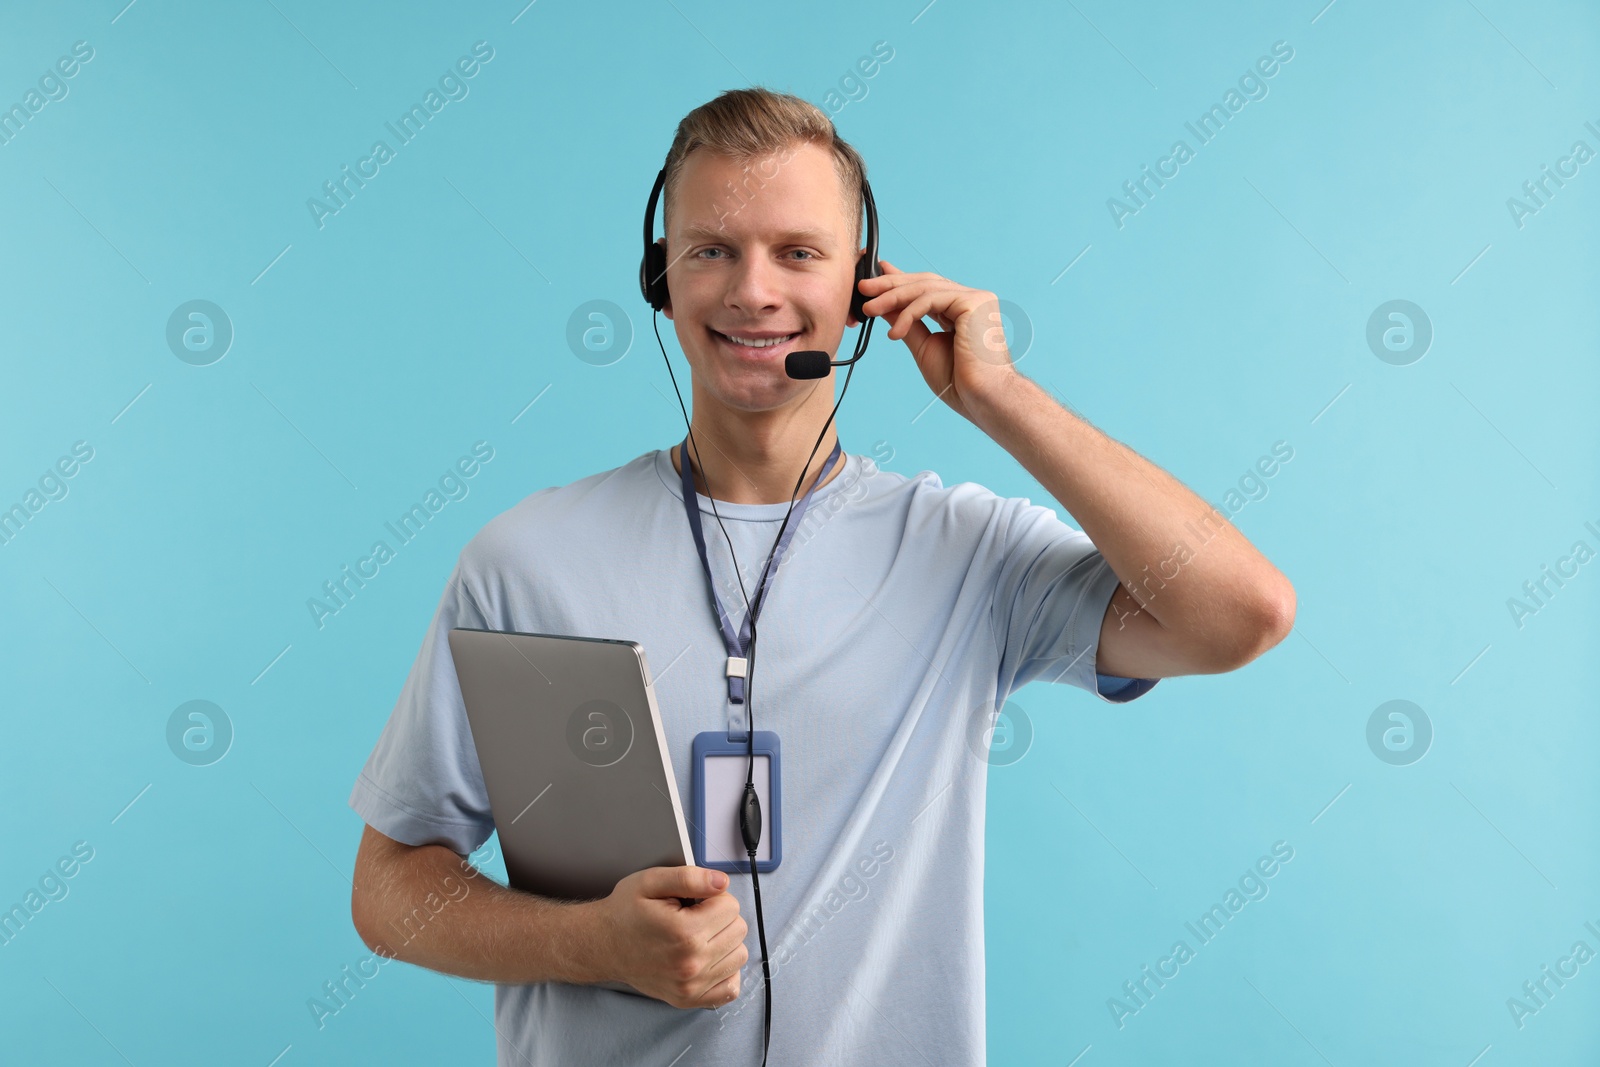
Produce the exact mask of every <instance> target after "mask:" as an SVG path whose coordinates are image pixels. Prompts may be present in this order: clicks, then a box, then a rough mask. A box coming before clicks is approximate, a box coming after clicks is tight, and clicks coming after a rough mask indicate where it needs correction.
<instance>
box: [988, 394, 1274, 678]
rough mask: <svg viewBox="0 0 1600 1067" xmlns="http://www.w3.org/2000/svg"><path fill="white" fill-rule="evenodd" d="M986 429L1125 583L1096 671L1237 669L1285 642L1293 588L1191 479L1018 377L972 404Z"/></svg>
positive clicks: (1108, 617) (1153, 674)
mask: <svg viewBox="0 0 1600 1067" xmlns="http://www.w3.org/2000/svg"><path fill="white" fill-rule="evenodd" d="M968 408H969V410H970V411H971V418H972V421H973V423H974V424H975V425H977V426H978V427H979V428H980V429H982V430H983V431H984V432H985V433H987V434H988V435H989V436H990V437H992V438H993V439H994V440H995V442H996V443H997V444H999V445H1000V446H1001V447H1002V448H1004V449H1005V450H1006V451H1007V452H1009V453H1010V454H1011V455H1012V456H1013V457H1014V458H1015V459H1016V460H1017V462H1018V463H1020V464H1022V466H1023V467H1024V468H1026V469H1027V471H1028V473H1030V474H1032V475H1033V476H1034V478H1035V479H1037V480H1038V482H1039V484H1040V485H1042V486H1044V487H1045V488H1046V489H1047V490H1049V491H1050V494H1051V495H1052V496H1054V497H1055V498H1056V500H1057V501H1058V502H1059V503H1060V504H1061V506H1062V507H1064V508H1065V509H1066V510H1067V511H1068V512H1069V513H1070V514H1071V515H1072V517H1073V519H1074V520H1075V521H1076V522H1077V523H1078V525H1079V526H1080V527H1081V528H1082V530H1083V532H1084V533H1085V534H1086V535H1087V536H1088V538H1089V540H1091V541H1093V542H1094V544H1095V547H1096V548H1098V549H1099V550H1100V553H1101V555H1103V556H1104V557H1105V558H1106V562H1107V563H1108V564H1110V566H1111V569H1112V571H1114V572H1115V573H1116V575H1117V578H1118V579H1119V582H1120V584H1119V585H1118V586H1117V589H1116V591H1115V592H1114V593H1113V594H1112V596H1111V603H1110V604H1109V605H1108V606H1107V608H1106V613H1105V619H1104V621H1103V622H1102V623H1101V627H1100V647H1099V651H1098V653H1097V655H1096V662H1095V669H1096V670H1097V671H1099V672H1100V673H1101V674H1111V675H1118V676H1121V677H1124V678H1167V677H1171V676H1173V675H1179V674H1208V673H1218V672H1221V671H1230V670H1235V669H1237V668H1239V667H1241V666H1243V665H1244V664H1246V663H1248V662H1250V661H1251V660H1253V659H1255V658H1256V657H1257V656H1259V655H1261V654H1262V653H1263V652H1265V651H1266V650H1267V649H1269V648H1271V647H1273V646H1274V645H1276V644H1277V643H1278V642H1279V641H1281V640H1283V638H1284V637H1286V636H1287V635H1288V633H1289V629H1290V627H1291V626H1292V625H1293V624H1294V613H1295V594H1294V587H1293V586H1292V585H1290V583H1289V580H1288V579H1287V578H1285V577H1284V576H1283V574H1282V573H1281V572H1279V571H1278V569H1277V568H1276V567H1274V566H1273V565H1272V564H1271V563H1269V562H1268V561H1267V559H1266V558H1265V557H1264V556H1262V555H1261V553H1260V552H1258V551H1257V550H1256V548H1255V546H1254V545H1252V544H1250V542H1249V541H1248V540H1247V539H1246V538H1245V536H1244V535H1243V534H1241V533H1240V532H1239V531H1238V529H1237V528H1235V527H1234V525H1233V524H1232V523H1230V522H1228V520H1227V518H1226V517H1225V516H1223V515H1222V513H1221V512H1219V511H1217V510H1216V509H1215V508H1214V507H1212V506H1211V505H1210V504H1208V503H1206V502H1205V501H1204V500H1202V499H1200V498H1199V497H1198V496H1196V495H1195V494H1194V493H1193V492H1191V491H1190V490H1189V489H1188V488H1186V487H1185V486H1184V485H1183V483H1182V482H1180V481H1178V479H1176V478H1174V477H1173V476H1172V475H1170V474H1168V473H1167V472H1166V471H1164V470H1162V469H1161V468H1160V467H1158V466H1156V465H1155V464H1153V463H1151V462H1150V461H1149V460H1147V459H1145V458H1144V457H1143V456H1140V455H1139V454H1138V453H1137V452H1134V451H1133V450H1132V449H1131V448H1128V447H1127V446H1125V445H1123V444H1121V443H1120V442H1117V441H1114V440H1112V439H1111V438H1110V437H1107V436H1106V435H1105V434H1103V433H1101V432H1100V431H1099V430H1098V429H1096V428H1095V427H1093V426H1091V425H1089V423H1087V422H1085V421H1084V420H1082V419H1080V418H1079V417H1078V416H1076V415H1074V414H1072V413H1071V412H1070V411H1067V410H1066V409H1065V408H1063V407H1062V406H1061V405H1060V404H1058V403H1056V401H1055V400H1054V399H1053V398H1052V397H1050V396H1049V394H1047V393H1046V392H1045V391H1044V390H1043V389H1041V388H1039V386H1038V385H1036V384H1035V383H1034V382H1032V381H1031V380H1029V379H1028V378H1025V377H1023V376H1022V375H1021V374H1019V373H1016V372H1013V373H1012V374H1011V375H1010V376H1009V377H1008V378H1005V379H1002V380H1001V384H999V385H997V387H995V388H993V389H992V390H989V391H985V392H980V393H977V394H975V395H974V396H973V397H972V398H971V399H970V400H969V401H968Z"/></svg>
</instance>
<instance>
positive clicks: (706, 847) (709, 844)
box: [689, 730, 783, 874]
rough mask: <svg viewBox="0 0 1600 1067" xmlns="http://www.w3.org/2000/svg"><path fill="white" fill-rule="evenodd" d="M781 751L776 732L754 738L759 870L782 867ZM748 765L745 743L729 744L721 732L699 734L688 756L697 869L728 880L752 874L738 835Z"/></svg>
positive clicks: (760, 732) (691, 831) (758, 733)
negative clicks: (731, 876) (718, 873)
mask: <svg viewBox="0 0 1600 1067" xmlns="http://www.w3.org/2000/svg"><path fill="white" fill-rule="evenodd" d="M781 756H782V749H781V747H780V746H779V744H778V735H777V733H775V732H774V731H772V730H757V731H756V732H755V764H754V767H753V768H752V774H751V781H753V782H754V783H755V787H756V796H757V797H759V798H760V800H761V842H760V844H759V845H757V846H756V870H757V871H759V872H760V873H762V874H766V873H767V872H768V871H772V870H776V869H777V867H778V864H779V863H781V862H782V861H783V788H782V786H783V774H782V760H781ZM749 765H750V755H749V745H748V742H746V741H745V740H744V739H742V738H741V739H740V740H738V741H732V740H729V738H728V734H727V732H726V731H723V730H707V731H706V732H704V733H700V734H696V735H695V739H694V748H693V749H692V752H691V756H690V768H691V779H692V787H691V792H690V798H689V809H690V810H689V837H690V841H691V843H692V844H693V845H694V860H695V864H696V865H697V866H700V867H708V868H710V869H712V870H715V871H726V872H728V873H729V874H740V873H748V872H749V870H750V857H749V854H748V853H747V852H746V851H745V847H744V836H743V835H742V834H740V832H739V805H740V802H741V801H742V800H743V799H744V780H745V768H746V767H747V766H749Z"/></svg>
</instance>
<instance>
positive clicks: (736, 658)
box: [679, 438, 840, 704]
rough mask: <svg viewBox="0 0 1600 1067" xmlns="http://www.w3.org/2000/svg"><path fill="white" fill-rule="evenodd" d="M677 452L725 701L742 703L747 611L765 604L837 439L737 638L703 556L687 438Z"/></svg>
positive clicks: (770, 561) (770, 560) (771, 556)
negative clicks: (717, 635) (722, 652)
mask: <svg viewBox="0 0 1600 1067" xmlns="http://www.w3.org/2000/svg"><path fill="white" fill-rule="evenodd" d="M679 454H680V455H681V456H682V458H683V462H682V463H681V464H680V465H681V466H682V468H683V510H684V511H685V512H687V513H688V515H689V529H690V530H692V531H693V532H694V547H695V548H696V549H697V550H698V551H699V553H700V565H701V566H702V567H704V568H705V572H706V584H707V585H708V586H709V587H710V589H711V604H712V606H713V607H714V608H716V611H717V622H718V623H719V624H720V628H721V631H722V643H723V644H724V645H725V646H726V647H727V650H728V666H727V674H728V701H729V702H730V703H732V704H743V703H744V680H745V676H746V671H747V668H748V665H749V660H748V659H747V658H746V657H745V653H746V650H747V649H748V648H749V641H750V621H751V620H750V612H751V611H754V610H756V609H758V608H759V606H760V605H763V604H765V603H766V594H765V590H766V588H767V586H768V584H769V583H770V582H771V581H772V579H773V577H774V576H775V575H776V574H777V568H778V566H779V565H780V564H782V562H783V554H784V552H785V551H786V550H787V549H788V547H789V541H790V539H791V538H793V537H794V532H795V530H797V529H799V527H800V520H801V519H803V518H804V517H805V513H806V505H808V504H810V503H811V494H812V493H814V492H816V489H817V486H819V485H821V484H822V483H823V482H824V481H826V480H827V478H828V472H829V471H830V470H832V469H833V465H834V463H835V462H837V461H838V459H839V455H840V452H839V442H838V441H837V440H835V441H834V443H833V451H832V452H830V453H828V458H827V460H826V461H825V462H824V463H823V464H822V470H821V472H820V473H819V474H818V475H817V480H816V481H815V482H813V483H812V485H811V488H809V489H807V490H806V491H805V495H804V496H802V497H801V498H800V499H799V501H797V502H796V503H795V505H794V511H793V513H792V514H791V516H790V522H789V525H788V526H787V527H785V528H784V531H783V536H782V537H781V538H779V539H778V542H777V544H775V545H773V547H772V551H771V552H770V553H768V555H767V565H766V567H765V568H763V570H762V572H761V584H760V585H759V586H757V588H756V599H755V601H754V602H753V603H752V604H751V605H750V606H749V608H748V609H747V610H746V612H745V617H744V625H743V626H741V627H740V628H739V634H738V636H737V637H735V636H734V633H733V626H732V624H731V623H730V622H729V621H728V613H727V612H726V611H724V610H723V607H722V598H721V597H719V596H718V595H717V586H716V582H715V581H714V580H713V579H712V577H711V561H710V560H708V559H707V558H706V538H705V533H704V532H703V531H702V529H701V526H700V502H699V500H698V499H696V494H695V488H694V469H693V468H692V467H690V465H689V439H688V438H684V442H683V446H682V448H681V449H680V450H679ZM708 488H709V487H708ZM734 566H735V568H737V567H738V562H737V560H735V562H734Z"/></svg>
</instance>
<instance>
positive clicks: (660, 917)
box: [596, 867, 750, 1009]
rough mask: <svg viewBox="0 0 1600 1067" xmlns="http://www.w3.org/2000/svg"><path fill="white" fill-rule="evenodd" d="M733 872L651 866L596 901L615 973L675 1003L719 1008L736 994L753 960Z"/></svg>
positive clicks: (606, 956)
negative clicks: (742, 971) (744, 970)
mask: <svg viewBox="0 0 1600 1067" xmlns="http://www.w3.org/2000/svg"><path fill="white" fill-rule="evenodd" d="M727 885H728V876H727V875H725V874H723V873H722V872H721V871H713V870H708V869H706V868H704V867H648V868H646V869H645V870H642V871H638V872H636V873H634V874H630V875H628V876H627V877H626V878H624V879H622V880H621V881H620V882H618V883H617V884H616V887H615V888H614V889H612V891H611V894H610V896H607V897H605V898H604V899H602V900H599V901H597V902H596V903H597V904H598V905H599V912H600V915H601V929H602V931H603V933H602V939H603V942H604V947H603V958H604V959H606V960H607V961H608V963H609V965H608V967H607V968H606V969H607V970H608V971H609V972H610V973H611V976H613V977H615V978H617V979H619V980H621V981H623V982H626V983H628V984H629V985H631V986H632V987H633V988H635V989H637V990H638V991H639V992H641V993H643V994H644V995H645V996H648V997H654V998H655V999H657V1000H661V1001H665V1002H666V1003H668V1004H671V1005H672V1006H673V1007H675V1008H707V1009H711V1008H720V1007H722V1006H723V1005H725V1004H730V1003H732V1002H733V1001H735V1000H737V999H738V997H739V971H740V968H742V967H743V966H744V965H745V962H746V961H747V960H748V959H749V958H750V951H749V949H747V948H745V944H744V939H745V934H746V933H747V932H748V929H749V928H748V927H747V926H746V925H745V921H744V920H743V919H742V918H740V917H739V901H738V899H737V898H735V897H734V896H733V895H732V894H731V893H729V892H727Z"/></svg>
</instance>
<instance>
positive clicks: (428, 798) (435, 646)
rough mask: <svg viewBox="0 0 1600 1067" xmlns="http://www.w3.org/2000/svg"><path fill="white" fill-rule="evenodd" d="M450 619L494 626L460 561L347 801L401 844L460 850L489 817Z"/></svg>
mask: <svg viewBox="0 0 1600 1067" xmlns="http://www.w3.org/2000/svg"><path fill="white" fill-rule="evenodd" d="M457 626H467V627H472V628H476V629H493V627H491V626H489V625H488V623H487V622H486V621H485V620H484V617H483V614H482V612H481V611H480V610H479V609H478V606H477V604H476V603H474V601H473V599H472V596H471V594H470V593H469V592H468V590H467V589H466V587H465V586H464V585H463V582H462V570H461V564H460V563H459V562H458V563H457V564H456V568H455V570H454V571H453V572H452V573H451V575H450V580H449V582H447V583H446V584H445V588H444V595H443V596H442V597H440V599H439V607H438V610H437V611H435V612H434V615H433V621H432V623H430V624H429V626H428V633H427V636H426V637H425V638H423V641H422V651H421V652H419V653H418V654H417V658H416V661H415V662H414V663H413V664H412V665H411V673H410V674H409V675H408V676H407V677H406V682H405V686H404V688H402V689H401V691H400V699H399V701H398V702H396V704H395V706H394V711H393V712H391V713H390V715H389V722H388V724H387V725H386V726H385V727H384V728H383V733H382V734H381V735H380V736H379V738H378V743H377V746H376V747H374V748H373V750H372V754H371V755H370V756H368V757H367V763H366V766H365V767H363V768H362V770H361V774H360V775H359V776H358V777H357V778H356V784H355V788H354V790H352V791H351V793H350V806H351V807H352V808H354V809H355V810H356V814H358V815H360V816H361V818H362V819H364V820H366V822H367V824H368V825H369V826H371V827H372V828H373V829H375V830H377V831H379V832H380V833H383V834H386V835H388V836H389V837H392V838H394V839H395V840H396V841H399V842H401V843H403V844H407V845H427V844H440V845H446V846H448V847H449V848H451V849H453V850H454V851H456V852H458V853H460V854H461V855H467V854H468V853H470V852H473V851H474V850H476V849H477V848H478V847H479V846H480V845H482V844H483V843H484V842H485V841H486V840H488V838H489V835H490V834H491V833H492V832H493V831H494V817H493V816H492V815H491V814H490V811H489V793H488V790H487V789H486V788H485V787H484V784H483V773H482V771H481V770H480V769H479V766H478V752H477V749H476V748H474V747H473V743H472V732H471V728H470V727H469V726H468V724H467V714H466V707H465V705H464V704H463V702H462V699H461V686H460V684H459V683H458V682H457V681H456V670H455V662H454V660H453V659H452V658H451V656H450V640H449V635H450V631H451V629H452V628H454V627H457Z"/></svg>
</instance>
